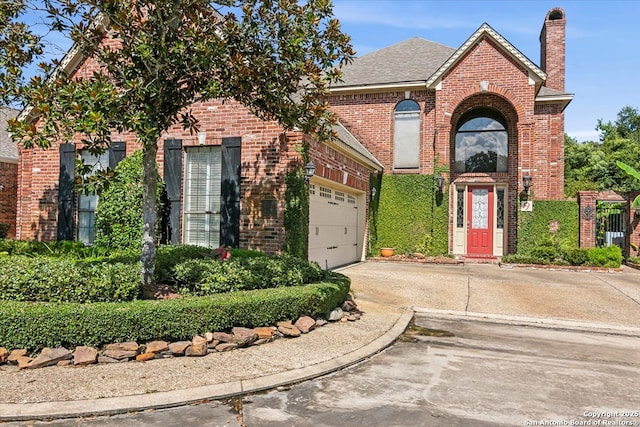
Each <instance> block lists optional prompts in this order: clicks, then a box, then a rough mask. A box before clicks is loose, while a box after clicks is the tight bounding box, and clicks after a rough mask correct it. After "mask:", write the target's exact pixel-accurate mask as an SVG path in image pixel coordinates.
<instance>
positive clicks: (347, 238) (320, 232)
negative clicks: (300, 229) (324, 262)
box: [309, 225, 357, 247]
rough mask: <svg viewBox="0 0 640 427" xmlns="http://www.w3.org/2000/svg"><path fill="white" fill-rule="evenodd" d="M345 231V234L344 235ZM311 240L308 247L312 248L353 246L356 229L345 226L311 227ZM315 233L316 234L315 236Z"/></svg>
mask: <svg viewBox="0 0 640 427" xmlns="http://www.w3.org/2000/svg"><path fill="white" fill-rule="evenodd" d="M345 229H346V233H345ZM310 231H311V234H312V238H311V239H310V240H309V246H310V247H311V246H314V247H323V246H326V247H330V246H342V245H347V244H349V245H353V244H354V243H355V242H356V239H357V228H356V227H347V226H344V227H343V226H339V225H335V226H312V227H311V230H310ZM316 232H317V234H316Z"/></svg>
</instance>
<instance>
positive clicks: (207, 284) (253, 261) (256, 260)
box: [175, 256, 326, 295]
mask: <svg viewBox="0 0 640 427" xmlns="http://www.w3.org/2000/svg"><path fill="white" fill-rule="evenodd" d="M325 274H326V273H325V272H324V271H323V270H322V269H321V268H320V266H319V265H318V264H316V263H311V262H309V261H307V260H302V259H299V258H295V257H290V256H282V257H250V258H233V257H232V258H231V259H229V260H228V261H220V260H216V259H208V260H198V259H192V260H189V261H185V262H183V263H180V264H177V265H176V266H175V278H176V281H177V282H178V286H179V287H180V288H181V292H182V293H184V294H187V295H211V294H215V293H221V292H232V291H239V290H250V289H267V288H277V287H285V286H300V285H303V284H307V283H313V282H317V281H319V280H322V279H323V278H324V277H325Z"/></svg>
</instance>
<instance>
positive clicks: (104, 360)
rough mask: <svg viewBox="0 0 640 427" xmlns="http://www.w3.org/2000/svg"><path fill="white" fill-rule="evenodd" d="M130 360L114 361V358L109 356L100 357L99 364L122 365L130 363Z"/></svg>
mask: <svg viewBox="0 0 640 427" xmlns="http://www.w3.org/2000/svg"><path fill="white" fill-rule="evenodd" d="M128 361H129V359H122V360H118V359H114V358H113V357H108V356H98V363H120V362H128Z"/></svg>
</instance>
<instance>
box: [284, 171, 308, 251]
mask: <svg viewBox="0 0 640 427" xmlns="http://www.w3.org/2000/svg"><path fill="white" fill-rule="evenodd" d="M284 181H285V191H284V200H285V209H284V229H285V243H284V248H283V250H284V252H285V253H287V254H289V255H291V256H296V257H298V258H304V259H306V258H308V254H309V186H308V184H307V183H306V182H305V180H304V170H303V168H301V167H298V168H295V169H294V170H292V171H290V172H287V174H286V175H285V177H284Z"/></svg>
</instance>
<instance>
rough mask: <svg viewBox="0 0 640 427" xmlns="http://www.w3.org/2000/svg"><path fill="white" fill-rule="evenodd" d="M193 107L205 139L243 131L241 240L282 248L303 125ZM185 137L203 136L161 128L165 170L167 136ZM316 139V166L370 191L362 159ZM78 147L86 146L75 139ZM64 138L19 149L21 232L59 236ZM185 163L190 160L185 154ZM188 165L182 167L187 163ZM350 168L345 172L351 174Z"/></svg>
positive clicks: (126, 138) (119, 137)
mask: <svg viewBox="0 0 640 427" xmlns="http://www.w3.org/2000/svg"><path fill="white" fill-rule="evenodd" d="M192 111H193V113H194V114H195V115H196V117H197V118H198V120H199V129H200V131H201V132H206V140H205V145H206V146H217V145H221V144H222V139H223V138H227V137H240V138H241V139H242V143H241V172H240V174H241V203H240V210H241V212H240V247H242V248H246V249H256V250H262V251H265V252H268V253H277V252H280V251H281V249H282V246H283V244H284V237H285V235H284V227H283V221H284V207H285V203H284V190H285V182H284V175H285V173H286V171H287V170H289V169H290V168H292V167H294V166H297V165H300V164H301V160H300V155H299V153H298V151H296V149H295V146H296V144H300V143H302V142H303V137H302V135H301V134H300V133H299V132H284V131H283V129H282V128H281V127H280V126H278V125H277V124H276V123H273V122H265V121H263V120H261V119H259V118H258V117H256V116H255V115H253V114H252V113H251V112H250V111H249V110H247V109H246V108H245V107H243V106H242V105H240V104H239V103H237V102H234V101H232V100H225V101H224V102H223V101H222V100H215V101H211V102H207V103H198V104H194V105H193V106H192ZM112 138H113V140H114V141H123V142H125V143H126V152H127V155H129V154H131V153H132V152H133V151H135V150H137V149H139V148H140V145H139V144H138V143H137V142H136V140H135V137H134V135H132V134H130V133H125V134H113V135H112ZM166 139H181V140H182V144H183V149H185V150H186V149H188V147H193V146H198V145H199V141H198V136H197V135H196V134H194V135H191V134H190V133H189V131H186V130H184V129H182V127H181V126H179V125H176V126H174V127H172V128H171V129H169V130H168V131H167V132H166V133H165V134H163V135H162V138H161V140H160V141H159V144H158V155H157V160H158V165H159V168H158V169H159V171H160V174H161V175H162V172H163V161H164V152H163V147H164V144H163V141H164V140H166ZM304 142H305V143H309V144H310V156H311V158H312V159H314V161H317V164H318V165H319V167H318V173H319V174H322V176H323V177H325V178H328V179H331V180H334V181H336V182H338V183H340V184H343V183H344V184H346V185H348V186H352V187H354V188H356V189H358V190H362V191H368V185H369V172H368V170H367V169H366V168H364V167H363V166H362V165H360V164H358V163H356V162H355V161H353V160H352V159H349V158H348V157H347V156H345V155H344V154H343V153H340V152H338V151H336V150H334V149H331V148H330V147H327V146H326V145H324V144H319V143H317V142H314V141H312V140H307V139H305V141H304ZM76 147H77V149H78V150H79V149H81V148H82V146H81V144H80V142H79V141H76ZM58 149H59V145H57V144H53V145H52V147H51V148H50V149H48V150H46V151H45V150H41V149H31V150H21V152H20V158H21V168H20V174H21V175H20V177H21V185H20V206H19V215H20V216H19V218H20V220H19V223H18V230H19V238H21V239H36V240H54V239H55V237H56V226H57V197H58V184H57V182H58V175H59V162H60V157H59V152H58ZM183 165H184V162H183ZM183 173H184V170H183ZM345 173H346V176H347V179H346V181H345V178H344V177H345ZM266 199H268V200H276V203H277V207H278V209H277V215H276V216H275V217H269V218H265V217H263V215H262V209H261V206H262V201H263V200H266Z"/></svg>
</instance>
